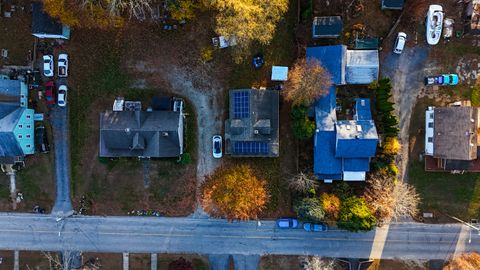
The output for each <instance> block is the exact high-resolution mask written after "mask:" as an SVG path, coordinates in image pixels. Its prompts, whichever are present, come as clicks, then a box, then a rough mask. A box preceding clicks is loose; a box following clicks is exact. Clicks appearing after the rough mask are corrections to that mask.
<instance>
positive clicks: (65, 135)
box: [50, 105, 72, 213]
mask: <svg viewBox="0 0 480 270" xmlns="http://www.w3.org/2000/svg"><path fill="white" fill-rule="evenodd" d="M50 122H51V124H52V130H53V145H54V147H53V148H54V156H55V180H56V193H57V196H56V199H55V205H54V206H53V210H52V213H61V212H63V213H66V212H69V211H71V210H72V202H71V200H70V136H69V135H70V134H69V124H68V107H66V108H60V107H58V106H56V105H55V106H54V107H53V108H52V110H51V111H50Z"/></svg>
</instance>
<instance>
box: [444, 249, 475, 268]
mask: <svg viewBox="0 0 480 270" xmlns="http://www.w3.org/2000/svg"><path fill="white" fill-rule="evenodd" d="M478 269H480V254H479V253H477V252H472V253H464V254H460V255H459V256H456V257H454V258H453V259H452V260H451V261H449V262H448V263H447V264H446V265H445V266H444V267H443V270H478Z"/></svg>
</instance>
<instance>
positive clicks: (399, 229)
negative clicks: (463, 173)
mask: <svg viewBox="0 0 480 270" xmlns="http://www.w3.org/2000/svg"><path fill="white" fill-rule="evenodd" d="M57 220H58V221H57ZM0 228H1V229H0V250H52V251H56V250H82V251H97V252H130V253H152V252H155V253H162V252H168V253H199V254H210V255H214V254H225V253H229V254H232V255H255V254H258V255H261V254H292V255H295V254H297V255H305V254H311V255H320V256H329V257H351V258H368V257H374V258H377V257H381V258H398V257H402V258H404V259H408V258H410V259H447V258H449V257H450V256H451V255H452V254H453V253H454V252H455V250H457V252H458V251H474V250H477V251H478V250H480V236H479V235H478V234H477V233H476V232H473V233H472V234H471V243H470V244H469V243H468V238H469V230H468V229H466V228H465V227H464V228H463V229H462V225H459V224H445V225H426V224H416V223H399V224H391V225H390V229H389V230H388V231H387V230H382V229H380V230H379V231H378V232H377V233H376V232H375V231H372V232H367V233H349V232H345V231H341V230H330V231H329V232H326V233H308V232H305V231H303V230H302V229H291V230H278V229H276V227H275V223H274V222H273V221H264V222H262V225H261V226H260V227H258V226H257V223H256V222H234V223H228V222H226V221H225V220H216V219H190V218H142V217H79V216H77V217H71V218H66V219H63V220H59V219H56V217H54V216H50V215H35V214H7V213H2V214H0ZM459 239H460V240H459ZM384 240H385V241H384ZM372 247H373V248H372Z"/></svg>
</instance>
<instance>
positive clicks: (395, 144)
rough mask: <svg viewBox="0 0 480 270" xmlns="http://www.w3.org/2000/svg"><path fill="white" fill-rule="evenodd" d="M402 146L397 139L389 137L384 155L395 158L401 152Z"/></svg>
mask: <svg viewBox="0 0 480 270" xmlns="http://www.w3.org/2000/svg"><path fill="white" fill-rule="evenodd" d="M401 147H402V146H401V144H400V142H399V141H398V139H397V138H395V137H388V138H386V139H385V143H384V145H383V147H382V152H383V154H384V155H389V156H394V155H396V154H398V153H399V152H400V149H401Z"/></svg>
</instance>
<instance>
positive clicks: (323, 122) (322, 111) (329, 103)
mask: <svg viewBox="0 0 480 270" xmlns="http://www.w3.org/2000/svg"><path fill="white" fill-rule="evenodd" d="M336 91H337V90H336V87H335V86H334V85H332V86H331V87H330V88H329V90H328V94H327V95H325V96H322V97H320V98H319V99H318V100H317V101H316V102H315V122H316V125H317V129H319V130H323V131H327V130H329V131H333V130H335V121H337V114H336V113H335V104H336Z"/></svg>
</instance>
